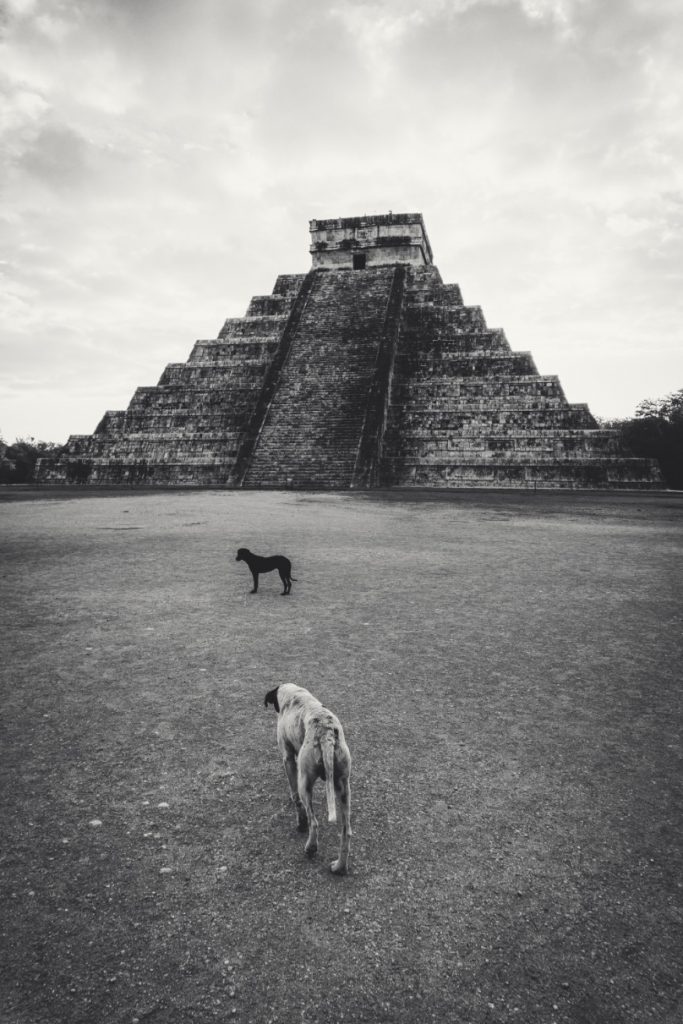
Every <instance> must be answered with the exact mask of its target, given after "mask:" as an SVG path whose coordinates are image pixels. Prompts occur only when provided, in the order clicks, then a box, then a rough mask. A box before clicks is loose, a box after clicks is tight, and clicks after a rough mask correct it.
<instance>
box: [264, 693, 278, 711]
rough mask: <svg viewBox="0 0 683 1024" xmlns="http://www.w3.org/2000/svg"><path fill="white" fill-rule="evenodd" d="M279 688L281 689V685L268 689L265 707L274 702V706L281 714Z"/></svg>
mask: <svg viewBox="0 0 683 1024" xmlns="http://www.w3.org/2000/svg"><path fill="white" fill-rule="evenodd" d="M278 690H279V686H276V687H275V689H274V690H268V693H267V694H266V698H265V700H264V701H263V703H264V706H265V707H268V705H269V704H272V705H273V707H274V708H275V710H276V711H277V712H278V714H279V713H280V704H279V702H278V699H277V691H278Z"/></svg>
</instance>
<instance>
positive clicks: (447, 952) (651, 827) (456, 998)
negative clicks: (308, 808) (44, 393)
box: [0, 490, 683, 1024]
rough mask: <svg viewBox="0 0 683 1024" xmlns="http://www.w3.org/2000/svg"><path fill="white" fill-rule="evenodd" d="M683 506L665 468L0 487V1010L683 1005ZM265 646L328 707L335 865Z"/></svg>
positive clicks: (250, 1014) (47, 1013)
mask: <svg viewBox="0 0 683 1024" xmlns="http://www.w3.org/2000/svg"><path fill="white" fill-rule="evenodd" d="M682 526H683V495H682V494H680V493H679V494H666V493H661V494H637V493H629V494H601V493H592V494H588V493H582V494H572V493H567V494H557V493H555V494H553V493H545V492H538V493H537V494H533V493H520V492H513V493H507V494H506V493H500V492H496V493H493V492H492V493H487V492H461V493H456V494H451V495H443V494H434V495H425V494H414V495H410V494H405V493H399V494H391V495H386V494H373V495H362V494H314V493H310V494H304V493H298V494H297V493H276V492H264V493H254V492H251V493H249V492H244V493H241V492H221V491H215V492H167V493H143V492H139V493H121V492H118V493H117V492H112V493H104V494H103V493H97V492H95V493H91V492H86V493H78V492H70V493H67V494H64V493H61V492H32V491H16V490H12V491H4V492H2V493H0V538H1V539H0V545H1V559H2V560H1V563H0V596H1V614H2V623H1V626H0V659H1V662H2V680H3V681H2V749H1V752H0V780H1V783H2V795H1V801H2V804H1V806H2V822H1V827H0V836H1V838H0V851H1V853H0V856H1V865H0V875H1V877H0V884H1V891H0V914H1V923H0V931H1V933H2V976H1V979H0V1021H2V1024H62V1022H64V1024H67V1022H68V1024H136V1022H137V1024H208V1022H214V1021H237V1022H243V1024H301V1022H304V1024H318V1022H320V1024H323V1022H326V1024H341V1022H360V1021H365V1022H370V1024H380V1022H389V1024H394V1022H396V1024H403V1022H406V1024H407V1022H414V1021H417V1022H420V1024H425V1022H427V1024H428V1022H431V1021H438V1022H443V1021H448V1022H454V1024H467V1022H472V1024H479V1022H482V1024H483V1022H487V1024H499V1022H500V1024H502V1022H518V1024H553V1022H555V1024H637V1022H646V1021H647V1022H657V1024H663V1022H671V1024H673V1022H678V1021H680V1020H681V1019H683V989H682V988H681V983H682V978H681V950H682V949H683V927H682V924H683V899H682V895H683V893H682V888H681V886H682V884H683V873H682V872H681V859H682V848H683V844H682V843H681V839H682V823H683V815H682V803H683V801H682V787H683V774H682V772H681V759H682V749H683V748H682V745H681V717H682V706H681V664H682V662H683V659H682V657H681V654H682V651H681V647H682V639H681V638H682V635H683V634H682V631H681V606H682V602H681V596H682V590H683V585H682V582H681V581H682V580H683V558H682V554H683V532H682V530H681V527H682ZM239 546H246V547H249V548H251V549H252V550H253V551H256V552H258V553H261V554H267V553H275V552H283V553H285V554H287V555H289V557H290V558H291V559H292V562H293V572H294V576H295V577H296V580H297V582H295V584H294V586H293V590H292V594H291V596H290V597H288V598H284V597H281V596H280V589H281V588H280V586H279V580H278V579H277V578H274V577H272V576H269V577H264V578H262V581H261V587H260V591H259V593H258V595H251V594H249V592H248V591H249V588H250V579H249V574H248V572H247V570H246V568H245V566H244V565H243V564H242V563H237V562H235V553H236V549H237V548H238V547H239ZM280 682H296V683H299V684H301V685H303V686H306V687H308V688H309V689H310V690H312V691H313V692H314V693H315V694H316V695H317V696H318V697H320V699H321V700H322V701H323V702H324V703H325V704H327V705H328V706H330V707H331V708H332V709H333V710H334V711H336V712H337V714H338V715H339V717H340V718H341V719H342V722H343V723H344V726H345V730H346V735H347V739H348V742H349V746H350V748H351V751H352V754H353V759H354V763H353V771H352V794H353V800H352V823H353V830H354V835H353V840H352V854H351V871H350V874H349V875H348V876H347V877H346V878H339V877H336V876H334V875H332V874H331V873H330V871H329V863H330V861H331V860H332V859H333V857H334V856H335V855H336V848H337V844H338V836H337V830H336V828H335V826H333V825H329V824H328V823H327V822H326V820H325V815H324V814H321V848H320V852H319V854H318V856H317V858H316V859H315V860H312V861H309V860H307V859H306V858H305V856H304V853H303V845H304V838H303V837H302V836H301V835H300V834H299V833H298V832H297V831H296V827H295V824H296V823H295V817H294V813H293V810H292V809H291V807H290V806H289V802H288V792H287V785H286V780H285V775H284V772H283V770H282V766H281V764H280V762H279V758H278V753H277V748H276V745H275V715H274V712H273V710H272V708H271V709H268V710H266V709H265V708H264V707H263V697H264V694H265V692H266V690H268V689H270V688H271V687H273V686H275V685H277V684H278V683H280ZM318 804H319V806H321V809H322V805H323V795H322V789H321V788H320V791H319V793H318Z"/></svg>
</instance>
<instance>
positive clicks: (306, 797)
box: [299, 761, 318, 857]
mask: <svg viewBox="0 0 683 1024" xmlns="http://www.w3.org/2000/svg"><path fill="white" fill-rule="evenodd" d="M314 782H315V776H314V777H313V778H309V777H308V775H307V774H306V772H305V771H302V768H301V761H299V796H300V798H301V802H302V803H303V805H304V809H305V811H306V814H307V816H308V842H307V843H306V846H305V847H304V853H305V854H306V856H307V857H312V856H313V855H314V854H315V853H316V851H317V849H318V819H317V818H316V816H315V812H314V810H313V784H314Z"/></svg>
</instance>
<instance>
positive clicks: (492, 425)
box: [38, 214, 662, 489]
mask: <svg viewBox="0 0 683 1024" xmlns="http://www.w3.org/2000/svg"><path fill="white" fill-rule="evenodd" d="M310 228H311V247H310V251H311V254H312V267H311V269H310V270H309V272H308V273H307V274H294V275H292V274H288V275H282V276H280V277H278V279H277V281H276V283H275V287H274V289H273V292H272V294H271V295H265V296H256V297H255V298H253V299H252V300H251V303H250V304H249V308H248V310H247V313H246V316H244V317H240V318H237V319H229V320H227V321H226V322H225V324H224V325H223V327H222V329H221V331H220V334H219V335H218V337H217V338H215V339H212V340H210V341H198V342H196V344H195V346H194V348H193V349H192V352H191V354H190V357H189V359H188V360H187V362H185V363H172V364H170V365H169V366H167V367H166V369H165V370H164V372H163V374H162V375H161V379H160V380H159V383H158V384H157V385H156V386H155V387H140V388H138V389H137V391H136V392H135V394H134V395H133V398H132V400H131V402H130V404H129V406H128V408H127V409H126V410H125V411H118V412H107V413H105V414H104V417H103V418H102V420H101V422H100V424H99V425H98V427H97V428H96V430H95V432H94V434H92V435H85V436H80V435H77V436H72V437H70V438H69V440H68V442H67V445H66V449H65V452H64V454H63V456H62V457H61V459H60V460H59V461H56V462H49V461H47V460H44V461H43V462H42V463H41V464H40V465H39V468H38V481H39V482H40V483H44V484H60V483H61V484H64V483H67V484H93V485H124V486H131V485H146V486H158V487H177V486H196V487H246V488H258V487H272V488H285V487H294V488H321V489H324V488H326V489H331V488H334V489H348V488H369V487H426V488H454V487H536V486H537V487H568V488H579V487H618V488H645V487H661V486H662V481H661V477H660V474H659V470H658V468H657V466H656V464H655V463H653V462H651V461H648V460H644V459H636V458H632V457H630V456H629V455H627V454H624V453H623V452H622V451H620V450H619V446H618V441H617V436H616V434H615V433H614V432H612V431H609V430H603V429H600V428H599V427H598V425H597V423H596V422H595V420H594V419H593V417H592V416H591V414H590V412H589V410H588V407H587V406H586V405H574V404H570V403H568V402H567V400H566V398H565V396H564V393H563V391H562V387H561V385H560V382H559V380H558V379H557V377H553V376H545V375H541V374H539V373H538V371H537V369H536V366H535V365H534V361H533V359H532V357H531V355H530V354H529V353H528V352H513V351H512V350H511V349H510V345H509V344H508V342H507V339H506V337H505V334H504V333H503V331H502V330H499V329H492V328H490V327H487V325H486V321H485V319H484V316H483V314H482V311H481V309H480V308H479V307H478V306H466V305H464V304H463V301H462V297H461V294H460V289H459V287H458V286H457V285H453V284H444V283H443V282H442V280H441V276H440V274H439V271H438V270H437V268H436V267H435V266H434V265H433V262H432V251H431V247H430V244H429V239H428V237H427V232H426V230H425V226H424V222H423V220H422V216H421V214H399V215H396V214H389V215H386V216H367V217H350V218H341V219H337V220H314V221H311V224H310Z"/></svg>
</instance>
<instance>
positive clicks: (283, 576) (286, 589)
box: [278, 569, 290, 597]
mask: <svg viewBox="0 0 683 1024" xmlns="http://www.w3.org/2000/svg"><path fill="white" fill-rule="evenodd" d="M278 572H279V573H280V579H281V580H282V586H283V587H284V590H283V591H282V593H281V594H280V597H284V596H285V595H286V594H288V593H289V589H290V588H289V587H288V586H287V574H286V573H285V570H284V569H278Z"/></svg>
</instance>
